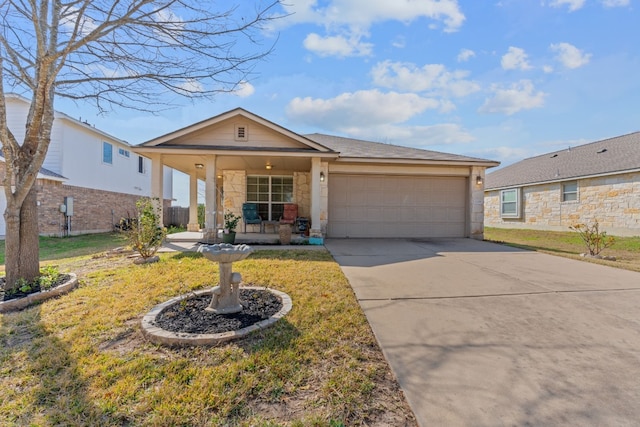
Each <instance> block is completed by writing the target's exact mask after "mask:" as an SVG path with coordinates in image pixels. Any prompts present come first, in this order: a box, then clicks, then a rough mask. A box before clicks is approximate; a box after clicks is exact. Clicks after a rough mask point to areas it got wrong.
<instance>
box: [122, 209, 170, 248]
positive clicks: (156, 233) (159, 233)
mask: <svg viewBox="0 0 640 427" xmlns="http://www.w3.org/2000/svg"><path fill="white" fill-rule="evenodd" d="M159 203H160V201H159V199H158V198H154V199H151V198H143V199H140V200H138V201H137V202H136V207H137V209H138V216H137V218H135V219H134V220H133V221H131V224H130V228H129V229H128V230H126V231H123V232H124V233H125V234H126V235H127V238H128V239H129V243H130V244H131V247H132V249H133V250H134V251H136V252H138V253H139V254H140V256H141V257H142V258H143V259H145V260H146V259H148V258H151V257H152V256H154V255H155V253H156V252H157V251H158V249H160V246H162V242H163V241H164V238H165V236H166V235H167V230H166V229H165V228H164V227H162V225H161V223H160V208H159V207H158V206H159Z"/></svg>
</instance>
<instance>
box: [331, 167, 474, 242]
mask: <svg viewBox="0 0 640 427" xmlns="http://www.w3.org/2000/svg"><path fill="white" fill-rule="evenodd" d="M466 199H467V197H466V178H464V177H416V176H379V175H334V174H332V175H331V176H330V179H329V221H328V229H327V235H328V237H354V238H357V237H401V238H407V237H464V236H465V234H466V233H465V230H466V218H467V215H466V211H467V206H466Z"/></svg>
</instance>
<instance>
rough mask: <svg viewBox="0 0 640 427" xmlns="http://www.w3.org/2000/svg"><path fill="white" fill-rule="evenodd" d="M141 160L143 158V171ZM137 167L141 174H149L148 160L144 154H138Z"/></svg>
mask: <svg viewBox="0 0 640 427" xmlns="http://www.w3.org/2000/svg"><path fill="white" fill-rule="evenodd" d="M140 160H142V172H140ZM136 169H137V171H138V173H139V174H140V175H146V174H147V161H146V159H145V158H144V156H140V155H139V156H138V164H137V165H136Z"/></svg>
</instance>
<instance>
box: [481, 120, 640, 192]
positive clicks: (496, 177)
mask: <svg viewBox="0 0 640 427" xmlns="http://www.w3.org/2000/svg"><path fill="white" fill-rule="evenodd" d="M634 170H640V132H634V133H630V134H628V135H622V136H618V137H615V138H609V139H605V140H602V141H596V142H592V143H590V144H584V145H579V146H577V147H570V148H569V149H565V150H560V151H554V152H552V153H547V154H543V155H541V156H536V157H530V158H528V159H524V160H521V161H519V162H517V163H514V164H512V165H510V166H506V167H504V168H502V169H499V170H496V171H494V172H491V173H489V174H487V176H486V178H485V190H491V189H498V188H506V187H517V186H523V185H531V184H540V183H546V182H557V181H566V180H569V179H577V178H584V177H588V176H598V175H610V174H619V173H624V172H630V171H634Z"/></svg>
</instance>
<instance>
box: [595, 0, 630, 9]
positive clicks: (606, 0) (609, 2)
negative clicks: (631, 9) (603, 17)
mask: <svg viewBox="0 0 640 427" xmlns="http://www.w3.org/2000/svg"><path fill="white" fill-rule="evenodd" d="M601 3H602V5H603V6H604V7H623V6H629V5H630V4H631V0H602V1H601Z"/></svg>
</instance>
